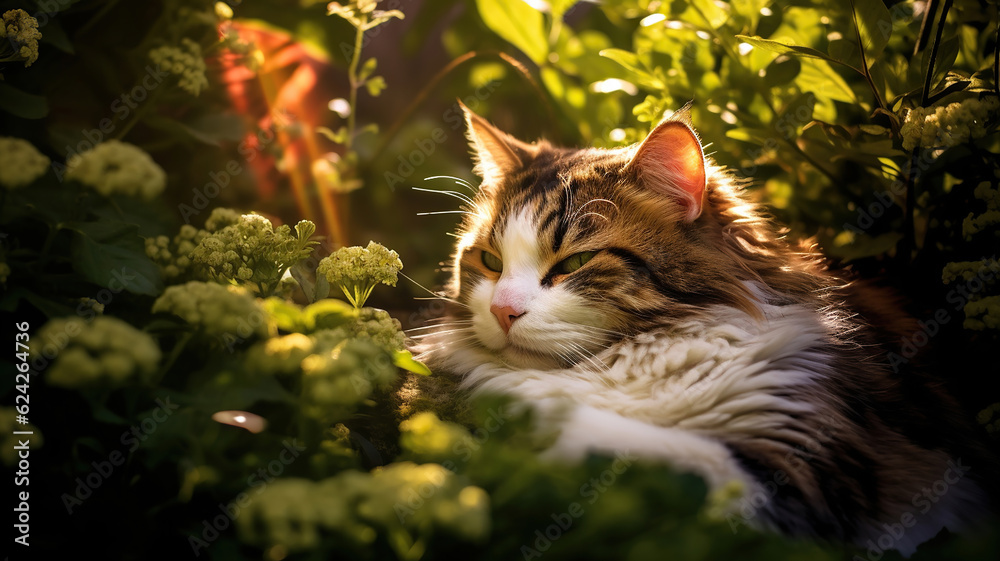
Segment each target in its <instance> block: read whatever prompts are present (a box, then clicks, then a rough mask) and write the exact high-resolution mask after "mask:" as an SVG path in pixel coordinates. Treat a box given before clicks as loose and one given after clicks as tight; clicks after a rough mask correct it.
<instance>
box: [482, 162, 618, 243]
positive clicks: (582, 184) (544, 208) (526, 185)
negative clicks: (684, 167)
mask: <svg viewBox="0 0 1000 561" xmlns="http://www.w3.org/2000/svg"><path fill="white" fill-rule="evenodd" d="M625 163H627V162H626V161H624V160H623V159H622V158H621V157H620V155H619V154H618V153H616V152H613V151H609V150H595V149H588V150H562V151H553V152H552V153H548V154H546V153H543V154H540V155H539V157H537V158H535V159H534V160H533V161H532V162H530V163H529V164H528V165H527V166H525V168H524V169H522V170H520V171H519V172H517V173H515V174H511V175H510V176H508V177H507V178H505V181H504V182H503V184H502V185H501V186H500V188H499V189H498V190H497V191H496V192H495V193H494V195H493V196H494V197H495V202H496V206H495V207H494V208H495V209H496V212H495V215H494V216H493V220H492V221H491V223H490V224H489V226H488V232H486V237H487V238H489V239H490V241H491V242H492V244H493V245H494V246H495V247H499V246H501V245H505V246H506V245H509V246H511V247H523V246H525V245H526V244H525V242H526V240H525V239H522V237H521V236H524V235H528V234H529V233H530V237H531V240H532V243H533V244H542V245H544V246H546V248H547V249H546V250H545V251H546V253H548V252H550V251H551V252H552V253H556V254H557V253H559V252H560V250H562V249H563V248H564V247H565V246H566V245H567V244H570V243H572V242H573V241H574V240H578V239H580V238H582V237H586V236H588V235H591V234H594V233H596V232H597V231H598V230H600V229H601V228H602V227H605V226H608V225H609V224H610V223H611V220H612V219H613V218H614V216H613V211H614V210H615V209H616V208H617V205H616V204H615V200H616V199H618V198H619V194H620V193H619V189H618V187H619V183H620V182H621V174H622V169H623V167H624V165H625ZM515 240H516V243H511V242H513V241H515Z"/></svg>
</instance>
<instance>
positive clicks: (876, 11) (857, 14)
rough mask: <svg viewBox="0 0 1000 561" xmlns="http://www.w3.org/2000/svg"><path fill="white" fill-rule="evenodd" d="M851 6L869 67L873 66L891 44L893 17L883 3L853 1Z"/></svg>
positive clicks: (866, 0) (868, 0) (869, 0)
mask: <svg viewBox="0 0 1000 561" xmlns="http://www.w3.org/2000/svg"><path fill="white" fill-rule="evenodd" d="M851 6H852V7H853V9H854V21H855V23H856V24H857V26H858V35H859V36H860V38H861V48H863V49H864V52H865V60H866V61H867V62H868V66H871V65H872V63H874V62H875V61H876V60H878V58H879V56H880V55H881V54H882V51H884V50H885V46H886V44H888V43H889V37H890V36H891V35H892V15H890V14H889V9H888V8H886V7H885V4H883V3H882V2H881V1H875V2H873V1H871V0H863V1H861V2H855V1H854V0H851Z"/></svg>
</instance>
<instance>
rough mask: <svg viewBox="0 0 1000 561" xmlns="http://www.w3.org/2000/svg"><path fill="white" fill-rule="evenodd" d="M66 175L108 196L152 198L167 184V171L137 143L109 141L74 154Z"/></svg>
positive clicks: (67, 166) (68, 164) (68, 163)
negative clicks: (136, 144) (120, 195)
mask: <svg viewBox="0 0 1000 561" xmlns="http://www.w3.org/2000/svg"><path fill="white" fill-rule="evenodd" d="M66 178H67V179H72V180H75V181H79V182H80V183H83V184H84V185H87V186H89V187H93V188H94V190H95V191H97V192H98V193H100V194H102V195H104V196H109V195H112V194H116V193H117V194H122V195H128V196H131V197H139V198H142V199H146V200H150V199H152V198H154V197H156V196H157V195H159V194H160V193H161V192H163V188H164V187H166V185H167V174H166V173H165V172H164V171H163V168H161V167H160V166H159V165H157V163H156V162H154V161H153V158H151V157H150V156H149V154H147V153H146V152H144V151H143V150H142V149H141V148H139V147H138V146H135V145H132V144H129V143H127V142H122V141H120V140H108V141H106V142H102V143H100V144H98V145H97V146H95V147H94V148H93V149H91V150H88V151H86V152H83V153H81V154H77V155H74V156H73V157H72V158H70V159H69V161H68V162H67V165H66Z"/></svg>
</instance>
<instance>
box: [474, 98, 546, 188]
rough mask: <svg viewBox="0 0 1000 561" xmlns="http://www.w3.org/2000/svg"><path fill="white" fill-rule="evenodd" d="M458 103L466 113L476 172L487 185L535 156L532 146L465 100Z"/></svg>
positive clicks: (519, 167) (522, 165) (520, 166)
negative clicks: (532, 154) (488, 119)
mask: <svg viewBox="0 0 1000 561" xmlns="http://www.w3.org/2000/svg"><path fill="white" fill-rule="evenodd" d="M458 105H459V106H460V107H461V108H462V112H463V113H465V123H466V126H467V131H466V135H467V136H468V137H469V147H470V148H471V149H472V155H473V157H474V159H475V162H476V167H475V168H474V169H473V172H474V173H475V174H476V175H478V176H479V177H482V178H483V183H484V184H491V183H494V182H496V181H498V180H499V179H500V178H502V177H503V176H504V175H507V174H509V173H511V172H513V171H516V170H518V169H521V168H522V167H524V164H525V163H526V162H527V161H528V159H529V158H530V157H531V147H530V146H529V145H527V144H525V143H523V142H521V141H520V140H517V139H516V138H514V137H512V136H510V135H509V134H507V133H505V132H503V131H501V130H500V129H498V128H496V127H494V126H493V125H491V124H489V123H488V122H487V121H486V119H483V118H482V117H480V116H479V115H476V114H475V113H473V112H472V110H471V109H469V108H468V107H466V106H465V104H464V103H462V101H461V100H459V102H458Z"/></svg>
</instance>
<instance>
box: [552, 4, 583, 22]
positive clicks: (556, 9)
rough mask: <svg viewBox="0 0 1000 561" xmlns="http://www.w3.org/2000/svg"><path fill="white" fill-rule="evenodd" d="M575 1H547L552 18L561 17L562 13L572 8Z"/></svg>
mask: <svg viewBox="0 0 1000 561" xmlns="http://www.w3.org/2000/svg"><path fill="white" fill-rule="evenodd" d="M576 2H577V0H551V1H550V2H549V10H550V12H551V13H552V19H553V20H556V19H562V17H563V14H565V13H566V11H567V10H569V9H570V8H572V7H573V6H574V5H575V4H576Z"/></svg>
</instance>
